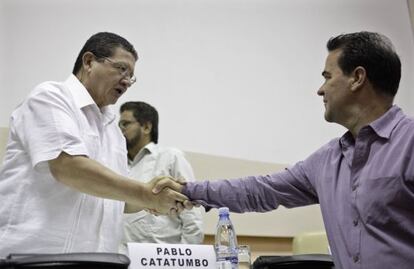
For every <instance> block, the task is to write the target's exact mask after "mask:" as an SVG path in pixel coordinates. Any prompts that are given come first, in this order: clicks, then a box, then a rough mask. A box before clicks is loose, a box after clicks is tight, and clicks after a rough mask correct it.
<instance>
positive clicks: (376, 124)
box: [339, 105, 404, 148]
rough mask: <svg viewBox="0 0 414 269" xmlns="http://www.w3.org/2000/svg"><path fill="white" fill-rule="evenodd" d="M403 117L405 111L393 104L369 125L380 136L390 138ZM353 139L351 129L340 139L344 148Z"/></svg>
mask: <svg viewBox="0 0 414 269" xmlns="http://www.w3.org/2000/svg"><path fill="white" fill-rule="evenodd" d="M403 118H404V113H403V112H402V110H401V108H399V107H398V106H396V105H393V106H392V107H391V108H390V109H388V111H387V112H385V113H384V114H383V115H382V116H381V117H379V118H378V119H376V120H375V121H373V122H371V123H370V124H368V126H370V127H371V128H372V130H373V131H374V132H375V133H376V134H377V135H378V136H379V137H382V138H385V139H389V138H390V136H391V133H392V131H393V130H394V128H395V126H396V125H397V124H398V122H400V121H401V120H402V119H403ZM353 141H354V137H353V136H352V134H351V132H350V131H348V132H346V133H345V134H344V135H343V136H342V137H341V139H339V143H340V145H341V147H342V148H344V147H347V146H348V145H349V144H351V143H353Z"/></svg>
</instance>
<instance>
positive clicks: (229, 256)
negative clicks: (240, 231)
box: [214, 207, 238, 269]
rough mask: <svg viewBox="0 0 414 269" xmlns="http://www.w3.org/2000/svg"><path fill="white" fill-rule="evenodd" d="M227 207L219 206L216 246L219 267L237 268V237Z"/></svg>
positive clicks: (225, 268) (222, 268) (226, 268)
mask: <svg viewBox="0 0 414 269" xmlns="http://www.w3.org/2000/svg"><path fill="white" fill-rule="evenodd" d="M229 215H230V214H229V209H228V208H227V207H221V208H219V221H218V223H217V230H216V237H215V244H214V248H215V251H216V258H217V268H219V269H237V268H238V266H237V264H238V258H237V237H236V232H235V231H234V227H233V224H232V223H231V220H230V217H229Z"/></svg>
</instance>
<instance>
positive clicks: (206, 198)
mask: <svg viewBox="0 0 414 269" xmlns="http://www.w3.org/2000/svg"><path fill="white" fill-rule="evenodd" d="M183 192H184V194H185V195H187V196H188V197H189V198H190V199H192V200H199V201H201V204H203V205H205V206H206V207H221V206H227V207H229V208H230V210H231V211H233V212H248V211H255V212H265V211H270V210H273V209H276V208H277V207H278V206H279V205H283V206H285V207H288V208H290V207H298V206H304V205H310V204H315V203H319V204H320V207H321V210H322V216H323V220H324V223H325V228H326V232H327V235H328V239H329V244H330V247H331V250H332V253H333V258H334V261H335V266H336V268H343V269H349V268H373V269H377V268H398V269H405V268H407V269H408V268H414V120H413V119H412V118H409V117H407V116H406V115H404V114H403V112H402V111H401V109H400V108H398V107H397V106H393V107H392V108H391V109H389V110H388V111H387V112H386V113H385V114H384V115H382V116H381V117H380V118H379V119H377V120H376V121H374V122H372V123H371V124H369V125H367V126H365V127H363V128H362V129H361V130H360V132H359V134H358V136H357V137H356V139H354V138H353V136H352V135H351V133H350V132H347V133H345V134H344V135H343V136H342V137H341V138H336V139H333V140H332V141H330V142H329V143H328V144H326V145H324V146H323V147H321V148H320V149H319V150H317V151H316V152H314V153H313V154H312V155H310V156H309V157H308V158H307V159H305V160H304V161H301V162H298V163H297V164H295V165H294V166H293V167H292V168H288V169H286V170H284V171H281V172H278V173H275V174H271V175H264V176H249V177H246V178H240V179H232V180H214V181H203V182H189V183H188V184H187V186H186V187H185V188H184V191H183Z"/></svg>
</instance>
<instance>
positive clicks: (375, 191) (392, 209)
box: [358, 176, 414, 225]
mask: <svg viewBox="0 0 414 269" xmlns="http://www.w3.org/2000/svg"><path fill="white" fill-rule="evenodd" d="M358 196H359V197H360V199H358V200H359V201H360V203H359V207H360V209H361V211H362V212H361V217H362V218H365V221H366V222H367V223H370V224H381V225H387V224H388V225H389V224H395V222H398V221H399V218H400V214H401V213H402V212H406V211H407V210H408V211H411V210H410V209H409V207H411V205H412V204H413V203H414V199H413V196H412V194H410V192H409V190H408V188H407V187H406V186H405V182H404V178H403V177H401V176H397V177H381V178H374V179H365V180H364V182H363V184H362V185H361V188H360V192H359V194H358ZM404 207H407V208H404Z"/></svg>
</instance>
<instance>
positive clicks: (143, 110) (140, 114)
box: [120, 102, 158, 144]
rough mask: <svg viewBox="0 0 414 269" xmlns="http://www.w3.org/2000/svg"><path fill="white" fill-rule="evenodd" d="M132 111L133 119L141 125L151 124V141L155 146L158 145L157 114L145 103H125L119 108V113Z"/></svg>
mask: <svg viewBox="0 0 414 269" xmlns="http://www.w3.org/2000/svg"><path fill="white" fill-rule="evenodd" d="M126 110H127V111H132V114H133V115H134V118H135V120H136V121H138V122H139V123H140V124H141V125H143V124H145V123H147V122H150V123H151V124H152V129H151V141H152V142H154V143H155V144H157V143H158V112H157V110H156V109H155V108H154V107H153V106H151V105H150V104H147V103H145V102H126V103H124V104H123V105H122V106H121V108H120V112H121V113H122V112H124V111H126Z"/></svg>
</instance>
